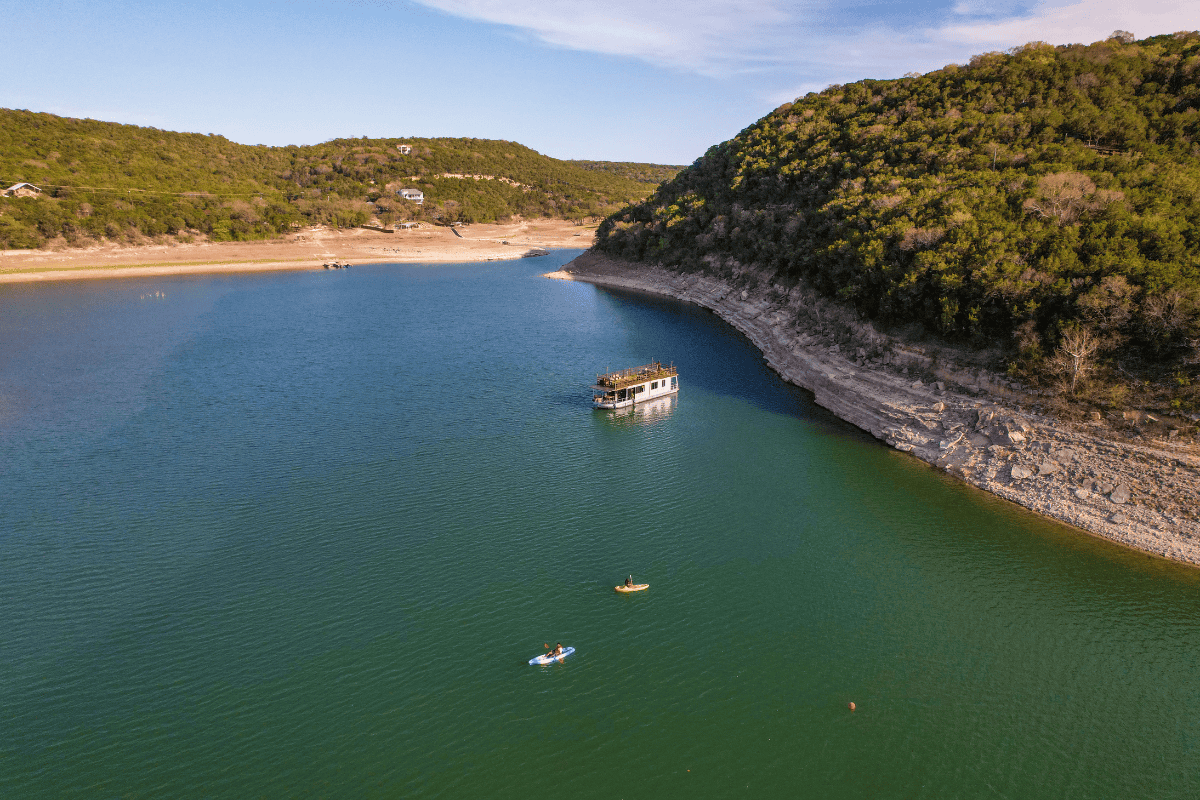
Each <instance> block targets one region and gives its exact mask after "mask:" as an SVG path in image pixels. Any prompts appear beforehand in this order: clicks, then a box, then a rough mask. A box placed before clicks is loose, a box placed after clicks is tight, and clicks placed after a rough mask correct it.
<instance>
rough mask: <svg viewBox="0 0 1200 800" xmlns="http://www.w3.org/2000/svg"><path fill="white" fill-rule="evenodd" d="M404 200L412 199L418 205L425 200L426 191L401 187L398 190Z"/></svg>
mask: <svg viewBox="0 0 1200 800" xmlns="http://www.w3.org/2000/svg"><path fill="white" fill-rule="evenodd" d="M396 194H398V195H400V198H401V199H402V200H412V201H413V202H414V203H416V204H417V205H421V204H422V203H424V202H425V193H424V192H422V191H421V190H420V189H401V190H400V191H398V192H396Z"/></svg>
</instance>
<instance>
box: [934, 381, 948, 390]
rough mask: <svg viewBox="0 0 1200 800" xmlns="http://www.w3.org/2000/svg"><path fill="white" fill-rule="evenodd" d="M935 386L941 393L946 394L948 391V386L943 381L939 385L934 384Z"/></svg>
mask: <svg viewBox="0 0 1200 800" xmlns="http://www.w3.org/2000/svg"><path fill="white" fill-rule="evenodd" d="M934 386H936V387H937V390H938V391H939V392H944V391H946V384H944V383H942V382H941V381H938V382H937V383H935V384H934Z"/></svg>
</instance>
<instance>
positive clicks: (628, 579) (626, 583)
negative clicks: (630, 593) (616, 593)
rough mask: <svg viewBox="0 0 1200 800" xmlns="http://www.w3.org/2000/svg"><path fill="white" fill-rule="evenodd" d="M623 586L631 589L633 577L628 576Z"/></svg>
mask: <svg viewBox="0 0 1200 800" xmlns="http://www.w3.org/2000/svg"><path fill="white" fill-rule="evenodd" d="M625 585H626V586H627V587H629V588H631V589H632V588H633V576H632V575H630V576H629V577H628V578H626V579H625Z"/></svg>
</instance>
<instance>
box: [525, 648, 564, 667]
mask: <svg viewBox="0 0 1200 800" xmlns="http://www.w3.org/2000/svg"><path fill="white" fill-rule="evenodd" d="M574 652H575V648H574V647H564V648H563V651H562V655H561V656H552V655H550V654H549V653H543V654H542V655H540V656H537V657H535V658H531V659H529V663H530V664H553V663H554V662H556V661H562V660H563V659H564V658H566V657H567V656H569V655H571V653H574Z"/></svg>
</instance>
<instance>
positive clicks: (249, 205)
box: [0, 109, 677, 249]
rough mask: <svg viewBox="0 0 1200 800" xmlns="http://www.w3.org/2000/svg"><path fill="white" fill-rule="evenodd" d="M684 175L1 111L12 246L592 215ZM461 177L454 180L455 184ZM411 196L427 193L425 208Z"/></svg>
mask: <svg viewBox="0 0 1200 800" xmlns="http://www.w3.org/2000/svg"><path fill="white" fill-rule="evenodd" d="M676 171H677V168H672V167H661V166H658V165H654V164H615V165H608V164H606V162H570V161H561V160H559V159H554V158H550V157H548V156H544V155H541V154H540V153H537V152H536V151H534V150H531V149H529V148H528V147H525V146H523V145H520V144H516V143H515V142H505V141H494V140H487V139H449V138H438V139H428V138H389V139H366V138H361V139H334V140H332V141H328V142H324V143H322V144H318V145H309V146H287V147H267V146H263V145H242V144H237V143H235V142H231V141H229V140H228V139H226V138H225V137H223V136H217V135H212V134H209V135H205V134H199V133H176V132H172V131H161V130H158V129H155V128H144V127H139V126H135V125H122V124H118V123H113V122H100V121H96V120H90V119H71V118H66V117H59V116H55V115H53V114H43V113H36V112H30V111H14V110H9V109H0V183H2V184H3V186H0V188H4V187H8V186H10V185H13V184H16V183H19V182H29V183H32V184H34V185H35V186H38V187H39V188H41V189H43V194H42V195H41V196H40V197H38V198H37V199H30V198H0V249H5V248H29V247H39V246H42V245H43V244H45V243H47V242H49V241H55V240H60V241H63V242H64V243H66V244H86V243H88V242H89V241H95V240H97V239H101V238H103V239H109V240H118V241H129V242H136V241H139V240H141V239H144V238H145V237H154V236H164V235H165V236H184V237H187V236H190V235H203V236H207V237H210V238H212V239H214V240H218V241H219V240H228V239H255V238H265V237H270V236H274V235H277V234H279V233H282V232H286V231H288V230H290V229H292V228H294V227H296V226H300V225H308V224H324V225H332V226H338V227H352V226H357V225H362V224H364V223H367V222H369V221H371V220H372V219H377V220H379V221H380V222H383V223H384V224H387V223H391V222H393V221H401V220H425V221H432V222H437V223H442V224H449V223H451V222H492V221H496V220H500V219H506V218H509V217H512V216H514V215H521V216H525V217H554V218H560V219H575V220H583V219H585V218H589V217H600V216H603V215H604V214H607V213H609V212H611V211H613V210H615V209H617V208H620V207H622V206H624V205H626V204H628V203H630V202H634V201H637V200H640V199H642V198H644V197H646V196H647V195H649V194H650V192H651V191H653V189H654V188H655V186H656V185H657V183H658V182H660V181H661V180H663V179H665V178H667V177H670V176H672V175H674V173H675V172H676ZM452 175H453V176H460V177H447V176H452ZM400 188H411V189H417V190H420V191H421V192H422V193H423V195H424V202H423V203H422V204H421V205H417V204H415V203H411V202H407V201H402V200H401V199H400V198H399V197H398V196H397V194H396V191H397V190H398V189H400Z"/></svg>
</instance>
